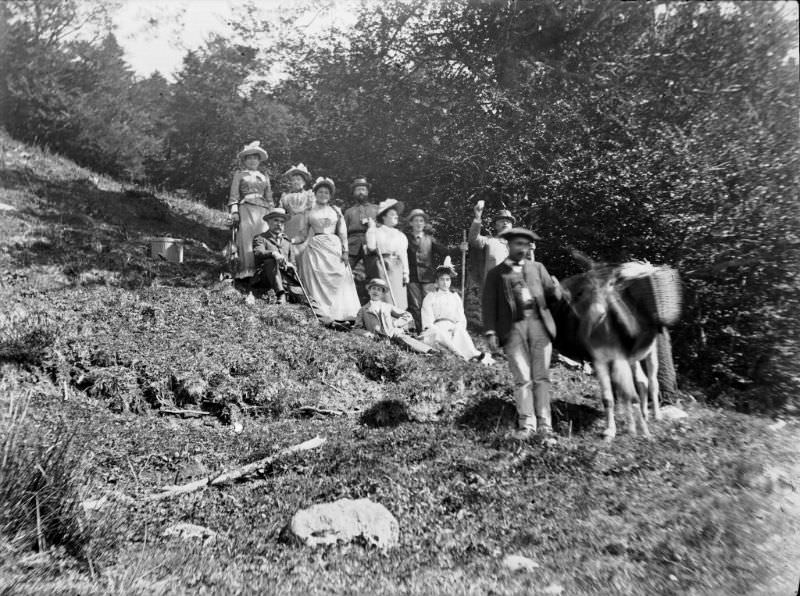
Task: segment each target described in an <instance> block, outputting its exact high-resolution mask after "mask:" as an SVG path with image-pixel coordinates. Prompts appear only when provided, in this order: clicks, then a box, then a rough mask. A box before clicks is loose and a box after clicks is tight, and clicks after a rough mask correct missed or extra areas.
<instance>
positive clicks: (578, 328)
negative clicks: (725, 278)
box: [553, 263, 663, 441]
mask: <svg viewBox="0 0 800 596" xmlns="http://www.w3.org/2000/svg"><path fill="white" fill-rule="evenodd" d="M654 270H655V269H654V268H653V267H652V265H648V264H644V263H625V264H623V265H620V266H609V265H596V264H592V267H591V269H590V270H589V271H588V272H586V273H582V274H579V275H575V276H572V277H570V278H568V279H566V280H564V281H563V282H561V287H562V294H563V296H564V297H563V299H562V301H561V302H560V303H559V304H558V305H556V306H555V308H554V309H553V311H554V312H553V316H554V318H555V321H556V327H557V330H558V333H557V336H556V338H555V340H554V342H553V347H554V348H555V349H557V350H558V351H559V352H560V353H562V354H564V355H565V356H567V357H569V358H572V359H574V360H584V361H587V360H588V361H591V362H592V364H593V365H594V369H595V371H596V374H597V379H598V381H599V382H600V388H601V392H602V399H603V405H604V407H605V413H606V428H605V431H604V432H603V435H604V437H605V439H606V440H607V441H611V440H612V439H613V438H614V437H615V436H616V434H617V425H616V420H615V419H614V395H615V394H616V395H617V397H619V398H620V399H622V400H623V403H624V404H625V406H626V411H627V415H628V428H629V431H630V432H631V434H634V435H635V434H638V431H639V430H641V432H642V434H643V435H645V436H650V430H649V428H648V426H647V420H646V416H647V402H648V401H651V402H652V404H653V414H654V416H655V418H656V419H659V418H660V417H661V416H660V407H659V399H658V353H657V349H656V340H657V338H658V334H659V333H660V332H661V330H662V327H663V326H662V325H661V324H660V323H659V321H658V317H657V316H654V313H652V312H650V311H652V308H648V306H647V305H646V304H642V303H641V301H639V300H637V299H636V297H635V296H631V295H630V293H629V292H627V291H626V290H627V287H628V285H629V284H630V283H631V280H635V279H641V278H643V277H646V276H648V275H650V274H651V272H652V271H654ZM642 364H644V367H643V366H642ZM640 400H641V407H640Z"/></svg>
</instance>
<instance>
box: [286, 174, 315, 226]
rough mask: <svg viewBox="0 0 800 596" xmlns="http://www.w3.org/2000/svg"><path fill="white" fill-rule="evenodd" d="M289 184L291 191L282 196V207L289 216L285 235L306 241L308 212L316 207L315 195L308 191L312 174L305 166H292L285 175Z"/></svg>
mask: <svg viewBox="0 0 800 596" xmlns="http://www.w3.org/2000/svg"><path fill="white" fill-rule="evenodd" d="M283 178H284V179H285V180H287V181H288V183H289V191H288V192H285V193H283V194H282V195H281V207H282V208H283V209H284V210H285V211H286V214H287V215H288V216H289V219H288V221H287V222H286V228H285V230H284V234H286V236H287V238H291V239H297V240H299V241H303V240H305V236H303V235H304V234H305V233H306V228H307V227H308V222H307V221H306V212H307V211H308V210H309V209H311V207H313V206H314V193H313V192H312V191H311V190H309V189H307V188H306V186H308V185H309V184H310V183H311V173H310V172H309V171H308V169H307V168H306V166H304V165H303V164H297V165H296V166H292V167H291V168H289V169H288V170H287V171H286V172H284V174H283Z"/></svg>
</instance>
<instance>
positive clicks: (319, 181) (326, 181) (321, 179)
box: [312, 176, 336, 196]
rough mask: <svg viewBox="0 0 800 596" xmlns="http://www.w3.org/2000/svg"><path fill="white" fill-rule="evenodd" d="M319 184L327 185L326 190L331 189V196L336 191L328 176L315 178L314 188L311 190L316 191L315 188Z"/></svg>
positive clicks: (319, 185)
mask: <svg viewBox="0 0 800 596" xmlns="http://www.w3.org/2000/svg"><path fill="white" fill-rule="evenodd" d="M321 186H327V187H328V190H330V191H331V196H333V195H334V194H335V193H336V185H335V184H334V183H333V180H331V179H330V178H324V177H322V176H320V177H319V178H317V180H316V182H314V188H313V189H312V190H313V191H314V192H317V189H318V188H319V187H321Z"/></svg>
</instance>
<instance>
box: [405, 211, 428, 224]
mask: <svg viewBox="0 0 800 596" xmlns="http://www.w3.org/2000/svg"><path fill="white" fill-rule="evenodd" d="M417 215H419V216H420V217H422V219H424V220H425V221H426V222H427V221H428V214H427V213H425V212H424V211H423V210H422V209H412V210H411V213H409V214H408V216H407V217H406V220H408V221H411V220H412V219H414V218H415V217H416V216H417Z"/></svg>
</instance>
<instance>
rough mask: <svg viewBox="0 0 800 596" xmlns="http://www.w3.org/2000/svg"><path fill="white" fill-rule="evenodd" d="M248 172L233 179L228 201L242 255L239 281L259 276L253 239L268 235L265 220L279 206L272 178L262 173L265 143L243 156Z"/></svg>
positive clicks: (251, 146) (248, 149)
mask: <svg viewBox="0 0 800 596" xmlns="http://www.w3.org/2000/svg"><path fill="white" fill-rule="evenodd" d="M239 159H240V160H241V161H242V162H243V165H244V168H242V169H241V170H238V171H237V172H236V173H235V174H234V175H233V181H232V182H231V192H230V195H229V197H228V209H229V211H230V215H229V217H230V222H231V226H233V227H235V228H237V230H236V245H237V248H238V251H239V269H238V271H236V279H242V280H244V279H249V278H252V277H253V275H255V273H256V261H255V256H253V238H255V237H256V236H258V235H259V234H261V233H263V232H266V231H267V223H266V222H265V221H264V219H263V218H264V216H265V215H266V214H267V212H268V211H269V210H270V209H272V208H273V207H274V206H275V205H274V203H273V201H272V189H271V188H270V184H269V178H267V177H266V176H265V175H264V174H263V173H261V172H260V171H259V170H258V165H259V163H260V162H261V161H265V160H266V159H267V152H266V151H264V149H262V148H261V143H259V142H258V141H253V142H252V143H250V144H249V145H246V146H245V148H244V149H242V150H241V151H240V152H239Z"/></svg>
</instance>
